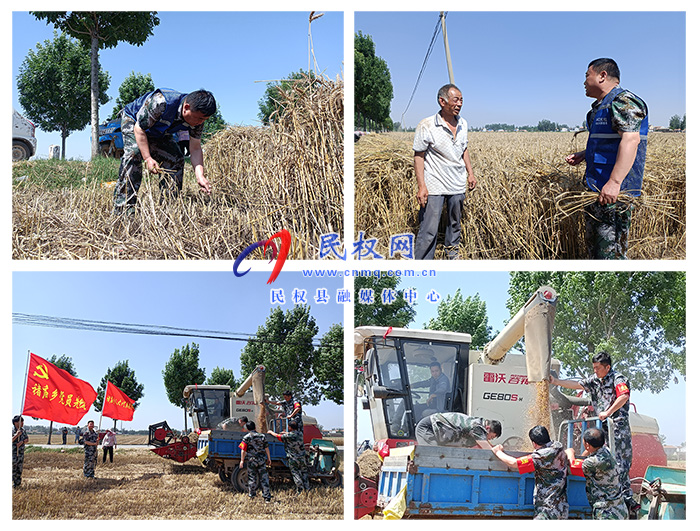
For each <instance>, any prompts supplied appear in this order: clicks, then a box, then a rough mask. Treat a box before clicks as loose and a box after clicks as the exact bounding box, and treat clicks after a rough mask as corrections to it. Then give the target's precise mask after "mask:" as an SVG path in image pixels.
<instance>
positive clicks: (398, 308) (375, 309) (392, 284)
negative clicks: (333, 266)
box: [355, 273, 416, 328]
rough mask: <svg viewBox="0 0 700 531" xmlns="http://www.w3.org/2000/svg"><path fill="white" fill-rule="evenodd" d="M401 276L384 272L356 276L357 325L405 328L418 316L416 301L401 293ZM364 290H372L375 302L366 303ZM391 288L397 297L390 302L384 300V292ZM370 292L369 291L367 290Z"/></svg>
mask: <svg viewBox="0 0 700 531" xmlns="http://www.w3.org/2000/svg"><path fill="white" fill-rule="evenodd" d="M399 283H400V279H399V277H395V276H388V275H386V274H384V273H382V274H381V275H380V276H379V278H377V277H376V276H373V275H370V276H358V277H356V278H355V326H370V325H371V326H393V327H396V328H405V327H406V326H407V325H408V324H409V323H410V322H411V321H413V318H414V317H415V316H416V310H415V308H414V306H415V304H416V303H415V302H412V303H409V302H408V301H406V300H405V299H404V297H403V294H402V293H399V291H400V289H399ZM362 290H371V294H372V296H373V302H372V303H370V304H365V303H364V302H362V301H363V300H366V298H365V297H364V296H363V297H361V296H360V295H361V291H362ZM384 290H391V292H393V293H394V294H395V296H396V297H395V299H394V300H393V302H391V303H390V304H385V303H384V301H383V300H382V292H383V291H384ZM365 293H366V294H368V293H369V292H365Z"/></svg>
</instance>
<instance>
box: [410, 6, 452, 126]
mask: <svg viewBox="0 0 700 531" xmlns="http://www.w3.org/2000/svg"><path fill="white" fill-rule="evenodd" d="M445 18H447V13H445ZM440 23H441V17H438V21H437V23H436V24H435V29H434V30H433V37H432V39H430V44H429V45H428V51H427V52H426V53H425V58H424V59H423V65H422V66H421V68H420V72H418V79H416V84H415V85H414V87H413V92H411V97H410V98H409V100H408V104H407V105H406V109H405V110H404V111H403V113H401V126H402V127H403V125H404V121H403V117H404V114H406V111H408V108H409V107H410V105H411V102H412V101H413V96H414V95H415V93H416V89H417V88H418V84H419V83H420V80H421V78H422V77H423V72H424V71H425V67H426V66H427V65H428V59H429V58H430V54H432V53H433V48H434V47H435V41H436V40H437V36H438V32H439V31H440V30H441V24H440Z"/></svg>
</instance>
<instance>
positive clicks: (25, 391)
mask: <svg viewBox="0 0 700 531" xmlns="http://www.w3.org/2000/svg"><path fill="white" fill-rule="evenodd" d="M30 356H31V352H30V350H29V349H27V365H26V367H25V368H24V389H22V404H20V408H19V414H20V415H21V414H22V412H23V411H24V399H25V398H26V397H27V384H28V383H29V358H30Z"/></svg>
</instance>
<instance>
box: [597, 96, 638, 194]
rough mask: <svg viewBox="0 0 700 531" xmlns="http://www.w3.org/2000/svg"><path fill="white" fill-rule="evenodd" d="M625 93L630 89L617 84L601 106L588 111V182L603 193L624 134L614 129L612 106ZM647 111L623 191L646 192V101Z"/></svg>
mask: <svg viewBox="0 0 700 531" xmlns="http://www.w3.org/2000/svg"><path fill="white" fill-rule="evenodd" d="M621 92H628V91H625V90H624V89H622V88H620V87H615V88H614V89H612V90H611V91H610V92H608V93H607V94H606V95H605V97H604V98H603V101H602V102H601V104H600V107H598V109H597V110H596V111H595V114H594V113H593V111H590V112H589V113H588V117H587V122H588V143H587V144H586V184H587V185H588V187H589V188H590V189H591V190H594V191H596V192H599V191H600V190H602V188H603V186H605V183H607V182H608V180H609V179H610V174H611V173H612V170H613V167H614V166H615V161H616V160H617V149H618V147H619V146H620V139H621V138H620V134H619V133H618V132H617V131H615V130H614V129H613V128H612V111H611V109H610V106H611V104H612V102H613V100H614V99H615V97H617V95H618V94H620V93H621ZM644 110H645V111H647V116H645V117H644V119H643V120H642V125H641V128H640V131H639V145H638V146H637V156H636V158H635V159H634V164H633V165H632V169H631V170H630V172H629V173H628V174H627V176H626V177H625V179H624V180H623V181H622V185H621V186H620V191H621V192H623V191H624V192H626V193H627V194H629V195H631V196H634V197H637V196H639V195H640V194H641V192H642V176H643V175H644V161H645V160H646V156H647V133H648V132H649V116H648V110H647V107H646V104H644Z"/></svg>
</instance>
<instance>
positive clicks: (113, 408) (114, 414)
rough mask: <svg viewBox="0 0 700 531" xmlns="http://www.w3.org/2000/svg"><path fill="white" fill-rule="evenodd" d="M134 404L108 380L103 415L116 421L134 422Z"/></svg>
mask: <svg viewBox="0 0 700 531" xmlns="http://www.w3.org/2000/svg"><path fill="white" fill-rule="evenodd" d="M134 402H136V400H132V399H131V398H129V397H128V396H126V395H125V394H124V392H123V391H122V390H121V389H119V388H118V387H117V386H116V385H114V384H113V383H112V382H110V381H109V380H107V391H106V392H105V404H104V407H103V408H102V415H104V416H105V417H109V418H111V419H116V420H133V418H134Z"/></svg>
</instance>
